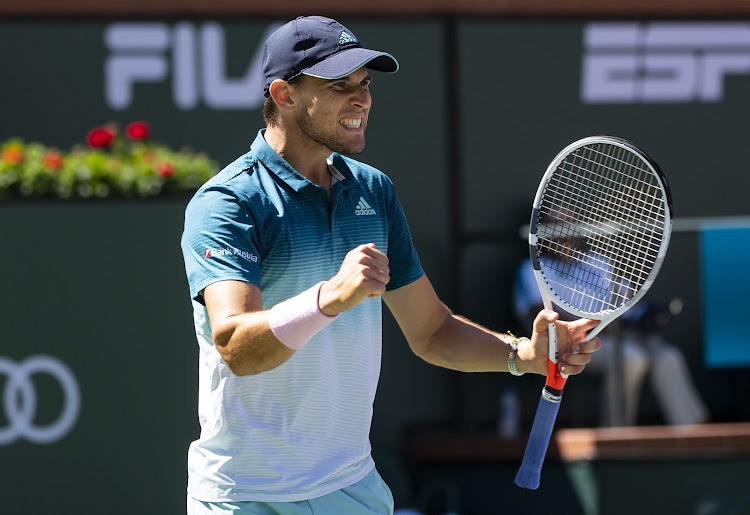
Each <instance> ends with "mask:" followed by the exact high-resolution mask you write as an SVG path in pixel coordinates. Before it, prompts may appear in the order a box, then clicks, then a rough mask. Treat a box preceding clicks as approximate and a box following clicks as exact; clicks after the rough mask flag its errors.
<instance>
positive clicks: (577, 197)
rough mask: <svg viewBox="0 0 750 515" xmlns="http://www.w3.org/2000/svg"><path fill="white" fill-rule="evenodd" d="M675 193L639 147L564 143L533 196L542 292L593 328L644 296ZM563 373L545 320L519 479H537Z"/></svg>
mask: <svg viewBox="0 0 750 515" xmlns="http://www.w3.org/2000/svg"><path fill="white" fill-rule="evenodd" d="M671 226H672V201H671V195H670V192H669V187H668V185H667V181H666V178H665V177H664V174H663V173H662V172H661V170H660V169H659V167H658V165H657V164H656V163H655V162H654V160H653V159H651V158H650V157H649V156H648V155H647V154H646V153H645V152H643V151H642V150H640V149H639V148H638V147H636V146H635V145H633V144H632V143H629V142H627V141H625V140H622V139H619V138H613V137H609V136H594V137H589V138H584V139H582V140H579V141H576V142H575V143H572V144H571V145H569V146H567V147H566V148H565V149H563V150H562V152H560V153H559V154H558V155H557V157H555V159H554V160H553V161H552V163H551V164H550V165H549V167H548V168H547V171H546V173H545V174H544V177H543V178H542V181H541V183H540V184H539V189H538V190H537V193H536V197H535V199H534V209H533V211H532V214H531V224H530V226H529V251H530V253H531V261H532V264H533V267H534V274H535V276H536V279H537V283H538V285H539V290H540V292H541V294H542V298H543V300H544V307H545V308H547V309H552V303H554V304H556V305H557V306H559V307H560V308H562V309H563V310H565V311H566V312H568V313H570V314H572V315H574V316H577V317H580V318H590V319H595V320H601V323H600V324H599V325H597V326H596V328H594V329H593V330H592V331H591V332H590V333H589V334H588V335H587V337H586V341H588V340H590V339H591V338H593V337H594V336H596V335H597V334H598V333H599V332H600V331H601V330H602V329H604V328H605V327H606V326H607V325H608V324H609V323H611V322H612V321H613V320H615V319H616V318H617V317H618V316H620V315H622V314H623V313H624V312H625V311H627V310H628V309H630V308H631V307H632V306H633V305H634V304H635V303H636V302H638V300H639V299H640V298H641V297H643V295H644V294H645V293H646V291H647V290H648V289H649V287H650V286H651V284H652V283H653V281H654V278H655V277H656V275H657V273H658V272H659V268H660V267H661V264H662V262H663V260H664V256H665V254H666V251H667V246H668V245H669V236H670V233H671ZM566 380H567V375H566V374H563V373H561V372H560V369H559V365H558V355H557V335H556V332H555V324H554V323H552V324H549V361H548V366H547V380H546V383H545V386H544V388H543V390H542V396H541V399H540V400H539V406H538V407H537V411H536V416H535V418H534V423H533V425H532V428H531V433H530V435H529V441H528V444H527V446H526V452H525V454H524V457H523V462H522V464H521V467H520V469H519V471H518V474H517V475H516V480H515V482H516V484H517V485H518V486H521V487H523V488H529V489H532V490H534V489H536V488H538V487H539V480H540V476H541V471H542V463H543V462H544V457H545V455H546V453H547V447H548V445H549V441H550V437H551V436H552V429H553V427H554V425H555V419H556V418H557V412H558V409H559V408H560V401H561V399H562V391H563V387H564V386H565V381H566Z"/></svg>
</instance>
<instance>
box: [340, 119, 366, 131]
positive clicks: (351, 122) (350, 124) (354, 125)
mask: <svg viewBox="0 0 750 515" xmlns="http://www.w3.org/2000/svg"><path fill="white" fill-rule="evenodd" d="M339 123H341V125H343V126H344V127H346V128H347V129H359V128H360V127H362V118H342V119H341V121H340V122H339Z"/></svg>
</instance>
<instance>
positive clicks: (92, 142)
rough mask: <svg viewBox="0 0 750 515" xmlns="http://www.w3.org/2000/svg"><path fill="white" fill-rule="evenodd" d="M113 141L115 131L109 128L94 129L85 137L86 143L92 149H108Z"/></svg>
mask: <svg viewBox="0 0 750 515" xmlns="http://www.w3.org/2000/svg"><path fill="white" fill-rule="evenodd" d="M114 139H115V131H114V130H112V129H111V128H109V127H94V128H93V129H91V130H90V131H89V133H88V134H87V135H86V143H88V145H89V146H90V147H92V148H103V147H108V146H109V145H111V144H112V142H113V141H114Z"/></svg>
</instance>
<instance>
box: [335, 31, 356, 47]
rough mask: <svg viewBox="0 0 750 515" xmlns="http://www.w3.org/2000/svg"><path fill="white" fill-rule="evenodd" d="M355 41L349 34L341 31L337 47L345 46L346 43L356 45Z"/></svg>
mask: <svg viewBox="0 0 750 515" xmlns="http://www.w3.org/2000/svg"><path fill="white" fill-rule="evenodd" d="M356 42H357V40H356V39H355V38H354V36H352V35H351V34H349V33H347V32H346V31H343V32H342V33H341V35H340V36H339V45H346V44H347V43H356Z"/></svg>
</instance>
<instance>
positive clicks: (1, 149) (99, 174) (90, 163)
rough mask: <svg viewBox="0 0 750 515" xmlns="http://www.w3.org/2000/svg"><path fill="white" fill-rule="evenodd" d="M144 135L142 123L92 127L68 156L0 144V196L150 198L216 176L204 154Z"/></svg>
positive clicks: (46, 148)
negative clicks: (122, 127) (166, 144)
mask: <svg viewBox="0 0 750 515" xmlns="http://www.w3.org/2000/svg"><path fill="white" fill-rule="evenodd" d="M149 132H150V129H149V127H148V124H146V123H145V122H134V123H132V124H130V125H129V126H128V127H127V130H126V131H124V132H123V133H120V132H119V131H118V130H117V128H116V127H115V126H112V125H110V126H104V127H96V128H94V129H92V131H91V132H89V134H88V135H87V140H86V145H83V144H79V145H75V146H74V147H73V148H72V149H70V150H69V151H67V152H64V151H61V150H58V149H55V148H52V147H49V146H46V145H44V144H42V143H37V142H31V143H26V142H24V141H23V140H22V139H20V138H14V139H11V140H8V141H6V142H4V143H2V144H0V198H8V197H59V198H65V199H67V198H107V197H125V198H127V197H155V196H159V195H165V194H170V193H179V192H189V191H195V190H196V189H198V187H200V186H201V184H203V183H204V182H206V181H207V180H208V179H210V178H211V177H212V176H214V175H215V174H216V173H217V172H218V169H219V168H218V164H217V163H216V162H214V161H213V160H211V159H210V158H209V156H207V155H206V154H204V153H200V152H194V151H192V150H191V149H187V148H185V149H181V150H179V151H175V150H172V149H170V148H168V147H166V146H165V145H163V144H160V143H157V142H151V141H149V139H148V135H149Z"/></svg>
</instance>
